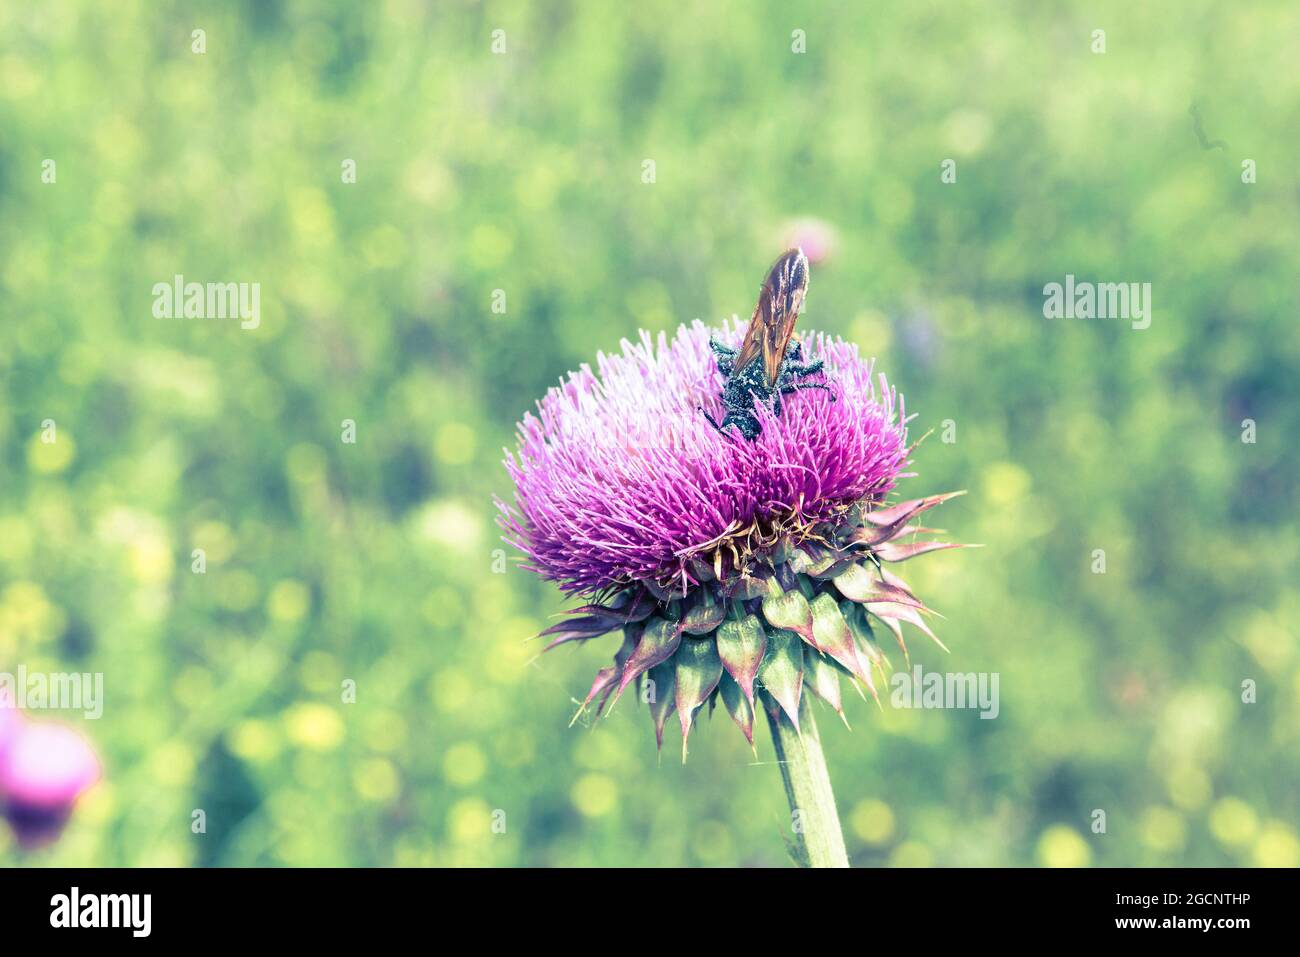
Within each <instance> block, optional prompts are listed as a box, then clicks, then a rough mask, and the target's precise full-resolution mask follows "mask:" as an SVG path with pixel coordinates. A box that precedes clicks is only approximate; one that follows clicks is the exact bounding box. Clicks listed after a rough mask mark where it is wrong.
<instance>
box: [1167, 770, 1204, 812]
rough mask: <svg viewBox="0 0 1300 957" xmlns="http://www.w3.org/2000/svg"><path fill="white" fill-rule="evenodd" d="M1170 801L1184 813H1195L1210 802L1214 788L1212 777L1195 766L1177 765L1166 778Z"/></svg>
mask: <svg viewBox="0 0 1300 957" xmlns="http://www.w3.org/2000/svg"><path fill="white" fill-rule="evenodd" d="M1165 787H1166V789H1167V790H1168V792H1169V800H1171V801H1173V802H1174V804H1176V805H1177V806H1178V807H1180V808H1182V809H1183V810H1184V811H1195V810H1196V809H1197V808H1202V807H1204V806H1205V805H1206V803H1207V802H1208V801H1209V800H1210V796H1211V794H1212V793H1213V788H1212V786H1211V784H1210V776H1209V775H1208V774H1206V773H1205V771H1204V769H1202V768H1201V767H1200V766H1198V765H1195V764H1176V765H1174V767H1172V768H1170V770H1169V775H1168V777H1166V778H1165Z"/></svg>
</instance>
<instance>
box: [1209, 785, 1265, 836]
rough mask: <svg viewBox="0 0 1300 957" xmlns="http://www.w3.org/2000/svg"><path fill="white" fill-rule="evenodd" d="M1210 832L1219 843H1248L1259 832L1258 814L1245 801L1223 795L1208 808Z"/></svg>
mask: <svg viewBox="0 0 1300 957" xmlns="http://www.w3.org/2000/svg"><path fill="white" fill-rule="evenodd" d="M1210 833H1211V834H1213V835H1214V838H1215V840H1217V841H1218V842H1219V843H1220V844H1226V845H1228V846H1229V847H1235V846H1238V845H1242V844H1249V843H1250V842H1251V841H1253V840H1254V839H1255V835H1256V834H1257V833H1259V816H1258V815H1257V814H1256V813H1255V809H1254V808H1252V807H1251V806H1250V805H1249V804H1247V803H1246V802H1245V801H1243V800H1241V799H1240V798H1235V797H1225V798H1224V799H1223V800H1221V801H1218V802H1217V803H1216V804H1215V805H1214V807H1213V808H1211V809H1210Z"/></svg>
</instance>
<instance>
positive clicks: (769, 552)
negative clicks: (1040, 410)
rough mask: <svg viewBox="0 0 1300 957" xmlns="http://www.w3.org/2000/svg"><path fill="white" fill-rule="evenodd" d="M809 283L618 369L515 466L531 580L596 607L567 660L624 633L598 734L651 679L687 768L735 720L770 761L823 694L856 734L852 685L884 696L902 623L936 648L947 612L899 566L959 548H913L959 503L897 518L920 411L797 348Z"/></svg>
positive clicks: (572, 387) (587, 609)
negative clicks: (881, 636) (927, 524)
mask: <svg viewBox="0 0 1300 957" xmlns="http://www.w3.org/2000/svg"><path fill="white" fill-rule="evenodd" d="M807 268H808V260H807V258H806V257H805V255H804V253H803V252H802V250H799V249H791V250H788V251H787V252H786V253H784V254H783V255H782V256H781V258H779V259H778V260H777V262H776V263H775V264H774V265H773V267H772V269H771V270H769V273H768V279H767V281H766V282H765V283H764V284H763V286H762V287H761V289H760V294H759V303H758V307H757V308H756V309H755V312H754V318H753V319H752V320H751V322H750V325H749V326H748V327H742V326H740V325H739V324H737V323H734V322H733V323H732V324H731V325H730V326H729V327H728V328H726V329H725V330H724V331H723V334H722V339H723V340H724V341H723V342H721V343H717V342H713V343H711V342H710V338H711V336H710V330H709V329H708V328H707V327H705V326H704V325H703V324H702V323H700V322H696V323H694V324H693V325H692V326H691V327H690V328H686V327H682V328H681V329H679V330H678V333H677V335H676V336H675V337H674V338H673V339H672V340H671V341H670V340H669V339H668V337H667V335H665V334H660V336H659V338H658V340H657V341H655V340H652V339H651V337H650V335H649V334H648V333H645V332H643V333H641V336H640V340H639V341H638V342H637V343H630V342H627V341H626V340H624V341H623V343H622V352H621V353H620V354H617V355H604V354H601V355H598V356H597V359H596V369H595V370H594V371H593V370H592V369H591V368H590V367H588V366H585V365H584V366H583V367H582V368H581V369H580V370H579V371H578V372H575V373H571V374H570V375H569V377H568V379H567V380H564V381H563V382H561V384H560V385H559V387H557V388H553V389H551V390H550V391H549V392H548V393H547V394H546V396H545V397H544V398H543V399H542V401H541V402H539V403H538V405H537V414H536V415H531V414H530V415H526V416H525V417H524V419H523V421H522V422H520V424H519V447H518V449H517V451H516V452H515V453H514V454H511V453H509V452H507V453H506V460H505V466H506V469H507V470H508V471H509V473H510V477H511V478H512V479H513V480H514V483H515V501H514V503H513V504H508V503H506V502H502V501H498V503H497V505H498V508H499V510H500V515H499V522H500V524H501V527H502V529H503V530H504V531H505V540H506V541H507V542H509V543H511V544H513V545H514V546H515V547H517V548H518V549H519V550H520V551H522V552H523V553H524V555H525V556H526V558H525V567H527V568H530V569H532V570H533V571H536V572H537V573H539V574H540V575H542V576H544V577H545V578H548V579H550V580H552V581H554V582H556V583H558V584H559V586H560V587H561V588H562V589H563V590H564V591H566V592H568V593H570V594H580V593H586V594H589V595H590V596H592V598H593V599H594V601H592V603H590V604H587V605H585V606H583V607H582V608H579V609H575V610H574V611H573V612H571V613H570V614H571V616H572V617H570V618H569V619H568V620H567V621H564V622H561V623H560V624H557V625H554V626H552V627H551V628H548V629H546V631H544V632H543V633H542V635H543V636H545V637H547V638H549V639H550V643H549V644H548V645H547V646H546V647H547V649H550V648H554V647H555V646H557V645H561V644H565V643H567V642H582V641H588V640H590V639H592V638H597V637H599V636H601V635H604V634H607V633H608V632H611V631H615V630H620V629H621V630H622V632H623V644H622V645H621V647H620V648H619V649H618V651H617V652H616V653H615V655H614V662H613V664H612V665H611V666H610V667H607V668H602V669H601V670H600V671H599V672H598V673H597V675H596V679H595V681H594V682H592V685H591V689H590V690H589V691H588V692H587V696H586V698H585V700H584V701H583V702H582V706H581V707H580V708H579V711H578V715H581V714H582V713H583V711H585V710H586V708H587V707H588V705H590V704H592V703H593V702H596V714H597V716H599V715H600V714H601V713H602V712H603V711H604V709H605V707H606V705H607V704H608V703H610V701H611V700H614V701H616V700H617V699H618V697H619V696H620V695H621V694H622V693H623V692H624V690H625V689H626V688H627V687H628V685H629V684H631V683H633V682H636V684H637V686H638V688H639V689H640V688H641V686H642V683H643V682H644V684H645V688H644V692H645V693H644V694H643V695H641V697H642V700H644V701H646V702H647V703H648V704H649V705H650V714H651V717H652V719H653V721H654V728H655V737H656V738H657V739H658V741H659V742H660V744H661V745H662V743H663V729H664V725H665V724H666V723H667V720H668V718H669V716H671V715H672V713H673V712H674V711H676V712H677V715H678V718H679V720H680V722H681V727H682V757H683V759H684V758H685V756H686V742H687V740H688V738H689V735H690V732H691V728H692V727H693V725H694V720H695V714H696V712H697V711H698V710H699V709H700V708H701V707H702V706H704V705H705V704H706V703H707V704H709V705H710V707H712V706H714V705H716V704H717V703H718V702H719V701H721V702H722V704H723V706H724V707H725V708H726V710H727V712H728V714H730V716H731V718H732V720H733V721H735V722H736V724H737V725H738V726H739V727H740V729H741V731H742V732H743V733H744V735H745V737H746V738H747V739H748V740H749V742H750V744H751V745H752V744H753V742H754V734H753V730H754V729H753V725H754V715H755V714H756V713H757V708H758V706H759V705H761V706H762V707H763V708H764V709H765V710H766V711H767V714H768V717H769V719H770V720H771V721H773V722H774V724H773V728H774V729H776V728H778V727H780V726H781V722H782V721H786V720H787V719H788V724H789V726H790V727H791V728H792V730H793V732H794V733H795V734H796V735H798V734H799V727H800V721H801V718H802V720H803V721H804V722H805V724H809V723H811V717H810V714H809V712H808V711H807V708H808V696H807V695H804V694H803V691H804V689H805V688H807V689H808V690H809V691H811V692H812V693H813V695H815V696H817V697H819V698H821V699H822V700H823V701H825V702H826V703H827V704H829V705H830V706H831V707H832V708H834V709H835V710H836V711H837V712H839V713H840V715H841V716H843V713H844V712H843V707H842V700H841V695H840V678H841V677H842V676H848V678H849V679H850V681H856V682H860V683H861V684H862V685H864V686H866V687H867V688H868V689H869V690H870V691H871V693H872V694H873V695H874V694H875V693H876V690H875V683H874V679H873V676H872V672H873V669H874V670H875V671H877V672H879V673H880V674H883V673H884V667H883V666H884V656H883V654H882V652H881V650H880V647H879V644H878V634H877V631H876V628H877V627H879V628H880V629H882V630H883V631H888V632H889V633H890V634H892V636H893V637H894V639H895V640H896V641H897V642H898V643H899V645H900V646H902V647H903V650H904V652H906V646H905V645H904V643H903V632H902V626H901V623H902V622H907V623H908V624H910V625H912V626H913V627H915V628H918V629H919V630H921V631H922V632H923V633H925V634H926V635H929V636H930V637H931V638H934V634H933V632H931V631H930V628H929V626H928V625H927V624H926V622H925V619H924V618H923V617H922V615H923V614H928V613H929V609H928V608H926V607H925V605H923V604H922V603H921V602H920V600H919V599H917V597H916V596H915V595H914V594H912V592H911V589H910V588H909V587H908V585H907V583H906V582H905V581H903V580H902V579H900V578H898V577H897V576H896V575H894V574H892V573H891V572H888V571H886V570H885V568H884V565H883V563H885V562H902V561H907V560H908V559H910V558H913V557H915V556H917V555H923V554H925V553H927V552H931V551H938V550H940V549H944V548H953V547H956V546H954V545H951V544H949V543H945V542H935V541H915V540H913V539H914V537H915V535H916V534H917V533H923V532H929V531H932V530H931V529H927V528H924V527H923V526H920V525H918V524H915V523H914V520H915V518H916V517H917V516H919V515H920V514H921V513H922V512H925V511H927V510H928V509H931V508H933V507H934V506H936V505H939V504H941V503H943V502H944V501H946V500H947V499H949V498H951V497H952V496H951V495H934V496H930V497H929V498H923V499H913V500H911V501H906V502H898V503H895V504H892V505H887V504H886V503H885V498H886V496H887V495H888V494H889V492H890V491H891V490H892V489H893V488H894V483H895V481H896V480H897V479H898V478H900V477H902V476H903V475H904V474H907V473H904V472H903V469H904V468H906V467H907V464H908V455H909V453H910V451H911V448H910V447H909V446H908V444H907V415H906V412H905V411H904V408H903V402H902V399H901V398H899V397H898V396H897V395H896V394H895V392H894V390H893V389H892V388H890V386H889V384H888V382H886V381H885V377H884V376H883V375H881V376H878V377H877V376H875V375H874V372H873V364H872V362H869V361H866V360H864V359H862V358H860V357H859V355H858V350H857V347H856V346H854V345H852V344H849V343H845V342H842V341H840V340H839V339H834V338H831V337H829V336H826V335H823V334H817V333H814V334H812V335H810V336H809V337H808V338H807V339H805V340H803V341H798V340H790V338H789V337H790V333H791V330H793V328H794V321H795V319H797V317H798V311H799V308H800V307H801V306H802V303H803V295H804V293H805V292H806V291H807V287H808V277H807ZM746 329H749V330H750V332H749V333H748V334H747V333H746ZM751 337H752V338H751ZM742 338H743V339H745V340H746V341H747V342H750V343H751V344H752V346H754V348H751V349H750V350H748V351H747V350H745V349H741V348H739V347H740V345H741V341H742ZM751 357H752V358H751ZM750 398H752V400H753V402H752V405H750V404H749V402H748V401H747V400H748V399H750ZM778 402H779V405H778ZM751 413H752V414H751ZM715 422H717V423H723V424H724V425H723V427H718V426H715V425H714V423H715ZM903 539H908V540H907V541H904V540H903ZM873 623H874V624H873ZM935 640H936V641H937V640H938V639H937V638H936V639H935ZM801 709H802V710H801ZM578 715H575V716H574V720H577V717H578ZM774 733H776V732H775V730H774Z"/></svg>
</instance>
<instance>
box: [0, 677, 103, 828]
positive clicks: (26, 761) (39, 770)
mask: <svg viewBox="0 0 1300 957" xmlns="http://www.w3.org/2000/svg"><path fill="white" fill-rule="evenodd" d="M99 773H100V772H99V761H98V759H97V758H96V757H95V752H94V751H93V750H92V749H91V747H90V745H89V744H88V743H87V742H86V740H85V739H84V738H82V737H81V735H79V734H77V733H76V732H75V731H73V730H72V729H70V728H66V727H64V726H63V725H60V724H53V723H48V722H34V721H27V720H25V719H24V718H23V717H22V715H21V714H20V713H19V712H18V711H17V710H16V709H15V708H13V707H12V705H11V704H10V703H9V702H7V701H2V700H0V810H2V811H3V813H4V816H5V817H6V818H7V819H8V821H9V823H10V824H11V825H12V826H13V828H14V831H15V833H16V834H17V836H18V841H19V843H20V844H22V845H24V846H26V847H33V846H36V845H39V844H43V843H46V842H48V841H50V840H53V839H54V838H55V837H57V836H58V834H59V832H60V831H61V830H62V829H63V825H64V824H65V823H67V820H68V816H69V815H70V814H71V813H72V808H73V805H74V804H76V802H77V799H78V798H79V797H80V796H81V794H82V793H83V792H84V791H85V790H86V789H87V788H89V787H90V786H91V785H92V784H94V783H95V782H96V781H97V780H98V779H99Z"/></svg>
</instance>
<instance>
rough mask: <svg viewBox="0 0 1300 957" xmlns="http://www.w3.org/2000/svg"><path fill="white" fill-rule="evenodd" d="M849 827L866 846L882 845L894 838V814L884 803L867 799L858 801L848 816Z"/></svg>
mask: <svg viewBox="0 0 1300 957" xmlns="http://www.w3.org/2000/svg"><path fill="white" fill-rule="evenodd" d="M849 826H850V827H852V828H853V832H854V833H855V834H857V835H858V837H860V838H862V840H863V841H865V842H866V843H867V844H870V845H872V846H873V847H874V846H877V845H880V844H884V843H885V842H886V841H888V840H889V839H890V838H891V837H893V836H894V812H893V811H891V810H890V809H889V805H888V804H886V803H885V802H884V801H877V800H875V799H874V798H867V799H866V800H862V801H859V802H858V803H857V804H856V805H855V806H854V808H853V810H852V811H851V812H850V814H849Z"/></svg>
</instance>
